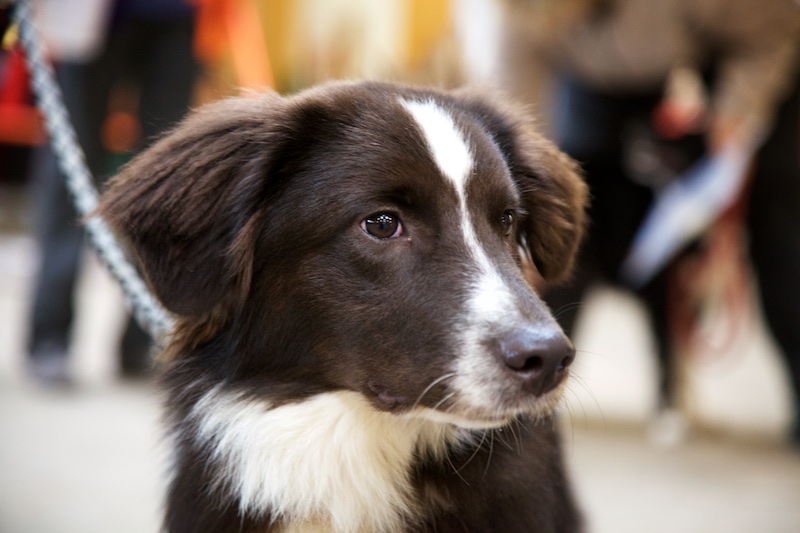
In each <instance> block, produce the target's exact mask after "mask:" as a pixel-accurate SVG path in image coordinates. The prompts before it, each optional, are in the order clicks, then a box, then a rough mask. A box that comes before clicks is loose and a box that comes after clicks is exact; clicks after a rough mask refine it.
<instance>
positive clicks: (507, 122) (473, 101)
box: [459, 91, 588, 283]
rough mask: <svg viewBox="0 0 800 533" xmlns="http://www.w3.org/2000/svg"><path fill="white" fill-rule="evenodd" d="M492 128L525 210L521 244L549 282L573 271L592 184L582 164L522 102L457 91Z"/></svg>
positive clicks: (565, 276) (560, 278) (558, 279)
mask: <svg viewBox="0 0 800 533" xmlns="http://www.w3.org/2000/svg"><path fill="white" fill-rule="evenodd" d="M459 94H460V96H461V98H463V99H464V100H465V101H466V102H467V104H468V106H467V109H468V110H469V112H470V113H471V114H472V115H473V116H474V117H476V118H477V119H478V120H479V121H480V122H481V123H483V124H484V125H485V126H486V127H487V128H488V130H489V131H490V132H491V135H492V136H493V139H494V141H495V143H496V144H497V146H498V147H499V149H500V151H501V152H502V154H503V156H504V157H505V160H506V164H507V165H508V167H509V170H510V171H511V176H512V178H513V179H514V181H515V182H516V184H517V187H518V188H519V191H520V194H521V195H522V201H523V204H524V206H525V209H526V210H527V212H528V213H527V218H526V219H525V222H524V227H523V231H522V235H521V236H520V245H521V246H523V247H524V248H526V249H527V251H529V252H530V254H531V257H532V259H533V261H534V264H535V266H536V269H537V270H538V271H539V273H540V274H541V276H542V277H543V278H544V279H545V280H546V281H548V282H550V283H558V282H562V281H564V280H565V279H566V278H567V277H568V276H569V275H570V273H571V271H572V267H573V264H574V262H575V256H576V255H577V251H578V247H579V245H580V242H581V239H582V237H583V233H584V229H585V226H586V207H587V202H588V188H587V186H586V183H585V182H584V180H583V179H582V177H581V175H580V171H579V169H578V165H577V164H576V163H575V162H574V161H572V160H571V159H570V158H569V157H567V156H566V155H565V154H563V153H562V152H561V151H559V150H558V148H556V146H555V145H554V144H553V143H551V142H550V141H548V140H547V139H545V138H544V137H543V136H542V135H541V134H540V133H539V132H538V130H537V128H536V127H535V126H534V124H533V122H532V120H531V119H529V118H527V117H529V115H528V114H527V113H526V112H525V110H524V109H523V108H522V107H521V106H515V105H513V104H511V103H509V102H507V101H506V100H505V99H502V98H500V97H498V96H497V95H487V94H483V93H481V94H477V93H474V92H471V91H462V92H461V93H459Z"/></svg>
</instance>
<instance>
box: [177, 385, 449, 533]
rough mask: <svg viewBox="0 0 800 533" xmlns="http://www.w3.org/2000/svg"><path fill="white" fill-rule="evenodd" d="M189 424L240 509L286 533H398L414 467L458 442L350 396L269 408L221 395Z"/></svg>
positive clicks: (213, 394) (208, 398) (408, 507)
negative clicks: (276, 523) (270, 521)
mask: <svg viewBox="0 0 800 533" xmlns="http://www.w3.org/2000/svg"><path fill="white" fill-rule="evenodd" d="M190 416H191V417H192V418H193V419H194V421H195V423H196V427H197V434H196V439H197V441H198V444H200V445H201V446H203V447H205V448H206V449H210V450H211V452H212V458H213V460H214V462H215V464H216V465H217V466H218V467H219V468H220V469H221V472H222V476H221V478H222V480H221V482H220V483H221V484H224V486H225V489H226V490H227V491H230V492H232V493H233V494H234V495H236V496H237V497H238V499H239V502H240V503H239V505H240V511H241V512H243V513H247V514H251V515H263V514H265V513H270V515H271V516H272V517H273V519H275V520H277V521H279V522H281V523H283V524H285V527H284V531H295V530H298V528H299V529H301V530H303V531H309V530H310V531H316V530H317V529H319V530H320V531H323V530H324V531H335V532H342V533H344V532H347V533H351V532H353V533H355V532H366V531H386V532H392V531H398V530H401V529H402V528H403V526H404V525H405V522H404V520H405V518H404V517H406V516H408V515H409V514H410V513H411V512H412V511H413V507H414V503H413V498H412V496H413V487H412V485H411V480H410V472H411V466H412V462H413V461H415V460H420V459H423V458H425V457H442V456H443V455H444V454H445V453H446V449H447V447H448V445H449V444H453V443H456V441H458V440H459V437H462V436H464V435H462V432H460V431H459V430H458V429H456V428H454V426H452V425H449V424H442V423H437V422H432V421H429V420H425V419H421V418H417V417H412V416H398V415H393V414H390V413H384V412H381V411H377V410H375V409H374V408H373V407H371V406H370V405H369V404H368V403H367V402H366V401H365V400H364V399H363V398H362V397H361V396H360V395H358V394H357V393H353V392H334V393H327V394H321V395H317V396H314V397H312V398H309V399H308V400H305V401H303V402H299V403H292V404H286V405H282V406H279V407H271V406H270V405H269V403H268V402H265V401H259V400H253V399H247V398H244V397H243V396H241V395H240V394H236V393H233V392H229V391H224V390H222V389H221V388H219V387H217V388H214V389H212V390H211V391H209V392H208V393H206V394H205V395H204V396H203V397H202V398H201V400H200V401H199V402H198V403H197V404H196V406H195V408H194V409H193V411H192V413H191V415H190ZM217 488H218V489H219V488H222V487H217ZM315 528H316V529H315Z"/></svg>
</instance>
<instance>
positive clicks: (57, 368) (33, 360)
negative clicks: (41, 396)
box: [27, 346, 74, 388]
mask: <svg viewBox="0 0 800 533" xmlns="http://www.w3.org/2000/svg"><path fill="white" fill-rule="evenodd" d="M27 365H28V374H29V375H30V376H31V378H32V379H33V380H34V381H36V382H38V383H39V384H41V385H43V386H46V387H57V388H70V387H72V386H73V385H74V382H73V379H72V375H71V373H70V370H69V359H68V354H67V350H66V348H60V347H53V346H47V347H44V348H40V349H37V350H36V351H34V352H32V353H31V354H30V356H29V357H28V361H27Z"/></svg>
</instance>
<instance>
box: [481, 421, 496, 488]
mask: <svg viewBox="0 0 800 533" xmlns="http://www.w3.org/2000/svg"><path fill="white" fill-rule="evenodd" d="M494 435H495V432H494V431H492V432H491V435H490V439H489V455H488V456H487V457H486V468H484V469H483V477H486V475H487V474H488V473H489V465H491V464H492V452H494Z"/></svg>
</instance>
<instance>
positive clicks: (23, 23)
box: [14, 0, 173, 342]
mask: <svg viewBox="0 0 800 533" xmlns="http://www.w3.org/2000/svg"><path fill="white" fill-rule="evenodd" d="M14 22H15V23H16V25H17V28H18V31H19V41H20V43H21V44H22V47H23V48H24V50H25V56H26V58H27V64H28V69H29V71H30V75H31V80H32V86H33V91H34V94H35V95H36V102H37V106H38V107H39V109H40V110H41V112H42V115H43V116H44V121H45V125H46V127H47V131H48V133H49V134H50V144H51V147H52V149H53V152H54V153H55V155H56V159H57V160H58V166H59V168H60V169H61V172H62V174H63V176H64V178H65V180H66V185H67V190H68V191H69V193H70V195H71V197H72V200H73V202H74V204H75V208H76V210H77V212H78V215H79V216H80V217H82V218H84V219H85V223H84V226H85V228H86V233H87V235H88V237H89V243H90V246H91V247H92V248H93V249H94V251H95V252H96V253H97V255H98V257H99V258H100V261H101V263H103V265H105V267H106V268H107V269H108V270H109V272H110V273H111V275H112V276H113V277H114V278H115V279H116V280H117V281H118V282H119V284H120V286H121V287H122V290H123V292H124V293H125V296H126V298H127V301H128V303H129V305H130V307H131V312H132V313H133V316H134V318H135V319H136V321H137V322H138V323H139V325H141V326H142V328H144V329H145V330H146V331H147V332H148V333H150V335H152V336H153V338H154V339H156V340H157V341H159V342H163V341H164V338H165V336H166V335H167V334H169V332H170V331H171V330H172V326H173V319H172V317H170V315H169V314H168V313H167V312H166V310H165V309H164V308H163V307H162V306H161V305H160V304H159V302H158V301H156V299H155V298H154V297H153V295H152V294H151V293H150V291H149V290H148V288H147V286H146V285H145V283H144V282H143V281H142V278H141V277H140V276H139V274H138V272H137V271H136V269H135V268H134V267H133V266H132V265H131V263H130V262H129V261H128V259H127V258H126V257H125V254H124V253H123V252H122V249H121V248H120V246H119V244H118V243H117V240H116V238H115V237H114V235H113V233H112V232H111V231H110V230H109V228H108V226H107V225H106V223H105V222H104V221H103V220H102V219H101V218H100V217H98V216H96V215H91V213H92V211H93V210H94V209H95V208H96V207H97V202H98V194H97V189H96V188H95V186H94V180H93V179H92V175H91V172H90V171H89V168H88V167H87V165H86V158H85V157H84V154H83V150H81V147H80V146H79V145H78V141H77V137H76V134H75V129H74V128H73V127H72V123H71V122H70V119H69V114H68V113H67V109H66V107H65V106H64V101H63V98H62V95H61V90H60V88H59V87H58V84H57V83H56V81H55V77H54V75H53V68H52V66H51V65H50V63H49V62H48V61H47V60H46V58H45V52H44V44H43V41H42V39H41V36H40V34H39V32H38V29H37V28H36V24H35V22H34V19H33V13H32V11H31V6H30V0H17V2H16V6H15V11H14Z"/></svg>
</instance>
